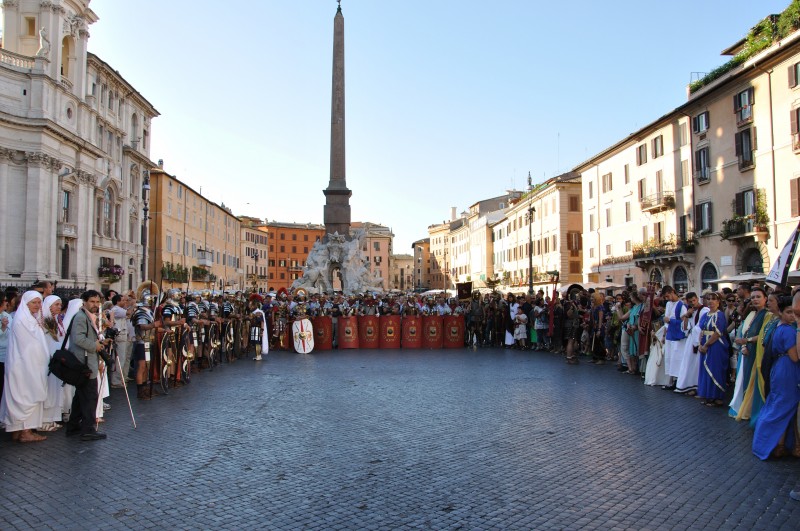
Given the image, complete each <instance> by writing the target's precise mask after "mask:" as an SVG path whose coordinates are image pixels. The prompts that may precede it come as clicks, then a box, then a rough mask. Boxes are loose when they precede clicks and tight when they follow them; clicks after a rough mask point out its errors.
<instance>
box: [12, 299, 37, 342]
mask: <svg viewBox="0 0 800 531" xmlns="http://www.w3.org/2000/svg"><path fill="white" fill-rule="evenodd" d="M35 299H39V300H42V294H41V293H39V292H38V291H26V292H25V293H24V294H23V295H22V301H21V302H20V303H19V306H18V307H17V313H15V314H14V322H13V323H12V324H11V326H12V327H13V326H23V327H25V329H26V330H27V331H28V332H31V333H32V332H33V331H34V330H36V329H37V328H38V329H40V330H41V329H42V327H41V325H40V324H39V318H40V314H36V315H33V314H31V311H30V309H29V308H28V303H29V302H31V301H32V300H35Z"/></svg>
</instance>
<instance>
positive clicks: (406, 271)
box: [387, 254, 414, 292]
mask: <svg viewBox="0 0 800 531" xmlns="http://www.w3.org/2000/svg"><path fill="white" fill-rule="evenodd" d="M388 280H389V284H388V286H387V289H389V290H398V291H402V292H406V291H410V290H412V289H414V257H413V256H412V255H410V254H393V255H392V256H390V257H389V279H388Z"/></svg>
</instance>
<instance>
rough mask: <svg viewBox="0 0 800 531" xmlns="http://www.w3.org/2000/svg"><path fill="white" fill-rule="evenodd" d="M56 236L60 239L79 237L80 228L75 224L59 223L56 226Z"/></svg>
mask: <svg viewBox="0 0 800 531" xmlns="http://www.w3.org/2000/svg"><path fill="white" fill-rule="evenodd" d="M56 235H57V236H58V237H59V238H72V239H75V238H77V237H78V226H77V225H75V224H74V223H63V222H59V223H58V225H57V226H56Z"/></svg>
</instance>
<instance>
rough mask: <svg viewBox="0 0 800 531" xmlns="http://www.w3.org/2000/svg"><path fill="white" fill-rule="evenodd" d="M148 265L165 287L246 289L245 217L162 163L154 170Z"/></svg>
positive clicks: (189, 289) (192, 289) (153, 276)
mask: <svg viewBox="0 0 800 531" xmlns="http://www.w3.org/2000/svg"><path fill="white" fill-rule="evenodd" d="M150 187H151V190H150V222H149V231H148V244H149V245H148V257H147V259H148V270H149V271H150V273H151V274H150V276H151V278H152V279H153V280H154V281H155V282H156V283H157V284H159V286H161V287H162V289H170V288H177V289H182V290H187V291H202V290H223V289H224V290H241V289H243V288H244V286H243V284H242V279H243V270H242V269H241V264H240V254H239V253H240V252H241V247H240V243H239V238H240V231H241V222H240V221H239V218H237V217H236V216H234V215H233V214H232V213H231V211H230V210H229V209H228V208H226V207H225V205H218V204H216V203H214V202H212V201H209V200H208V199H206V198H205V197H203V196H202V195H200V194H199V193H198V192H196V191H195V190H194V189H192V188H191V187H189V186H187V185H186V184H185V183H183V182H181V181H179V180H178V179H177V178H176V177H175V176H173V175H170V174H168V173H167V172H166V171H164V168H163V166H162V165H159V167H157V168H153V169H151V170H150Z"/></svg>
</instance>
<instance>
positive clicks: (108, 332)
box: [103, 328, 119, 340]
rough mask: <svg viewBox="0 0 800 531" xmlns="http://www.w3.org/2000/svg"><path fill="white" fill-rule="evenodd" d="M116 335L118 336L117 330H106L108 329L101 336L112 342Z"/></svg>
mask: <svg viewBox="0 0 800 531" xmlns="http://www.w3.org/2000/svg"><path fill="white" fill-rule="evenodd" d="M118 334H119V330H117V329H116V328H108V329H106V331H105V333H104V334H103V335H104V336H105V338H106V339H111V340H114V339H116V338H117V335H118Z"/></svg>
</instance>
